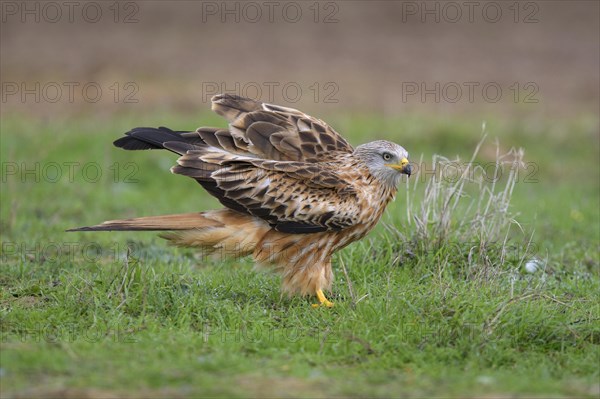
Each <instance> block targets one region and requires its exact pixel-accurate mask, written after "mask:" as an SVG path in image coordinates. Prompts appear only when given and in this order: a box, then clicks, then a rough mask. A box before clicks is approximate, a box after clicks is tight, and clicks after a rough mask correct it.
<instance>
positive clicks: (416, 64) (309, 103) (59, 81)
mask: <svg viewBox="0 0 600 399" xmlns="http://www.w3.org/2000/svg"><path fill="white" fill-rule="evenodd" d="M73 4H76V5H73ZM599 4H600V2H598V1H567V0H565V1H536V2H513V1H496V2H484V1H478V2H470V3H469V2H436V1H426V2H423V1H417V2H406V1H389V2H377V1H335V2H319V3H316V2H313V1H309V2H303V1H296V2H262V1H258V2H221V1H218V2H193V1H138V2H128V1H125V2H118V3H117V2H114V1H96V2H75V3H69V2H60V1H58V2H50V3H49V2H36V1H31V2H11V1H4V2H2V27H1V32H0V34H1V63H0V66H1V80H2V113H3V114H5V113H6V112H28V113H29V112H31V113H34V114H39V115H46V114H53V115H55V114H56V113H59V114H60V113H63V112H64V113H66V114H70V113H72V112H87V111H89V112H98V111H99V110H108V111H109V112H113V111H120V110H122V109H128V110H131V111H141V110H150V111H153V110H157V109H160V110H167V111H170V110H174V111H183V112H197V111H198V110H202V109H206V107H207V105H208V99H209V98H210V95H211V94H213V93H215V92H221V91H230V92H238V94H243V95H244V94H245V95H249V96H253V97H256V96H259V97H261V98H262V99H263V100H266V101H274V102H278V103H283V104H284V105H286V104H287V105H289V106H294V107H298V108H304V109H305V110H307V111H309V112H314V113H317V114H319V113H320V114H321V115H322V114H324V113H325V114H327V113H329V112H338V111H340V112H355V111H356V110H358V109H360V110H364V111H366V112H377V113H382V114H384V115H400V114H401V113H403V112H409V111H422V112H448V113H465V112H467V113H471V112H480V113H487V112H489V113H495V114H502V113H506V112H508V113H511V114H513V115H517V114H518V115H524V116H528V115H537V116H542V117H545V116H561V115H567V116H573V115H575V116H576V115H579V114H584V113H591V114H594V115H596V114H597V112H598V109H599V85H600V80H599V70H600V60H599V34H600V27H599V19H600V18H599V15H600V8H599ZM90 83H92V86H93V87H89V84H90ZM86 85H87V86H86ZM69 87H72V88H73V93H72V94H73V95H72V98H69V90H70V89H69ZM98 87H99V88H100V89H101V92H102V93H101V96H100V98H98V99H97V98H96V97H97V96H96V94H95V90H96V89H97V88H98ZM469 87H471V88H472V90H473V91H472V93H469ZM484 87H487V89H486V90H489V92H487V94H486V93H484ZM57 88H60V89H61V90H62V92H57ZM84 88H86V90H89V92H88V93H83V89H84ZM457 88H460V90H461V91H462V93H459V92H458V90H457ZM498 88H499V89H500V90H501V97H500V98H499V99H498V101H496V98H497V92H496V91H497V90H498ZM27 90H29V92H27ZM425 90H429V94H425V95H424V97H423V93H424V91H425ZM27 93H29V94H27ZM469 94H471V95H472V97H471V98H469V97H470V96H469ZM36 96H37V97H36ZM436 96H437V98H436ZM96 100H97V101H96ZM129 100H137V102H131V101H129Z"/></svg>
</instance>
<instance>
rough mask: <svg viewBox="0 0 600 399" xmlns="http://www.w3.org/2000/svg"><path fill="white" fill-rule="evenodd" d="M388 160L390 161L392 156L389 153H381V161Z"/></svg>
mask: <svg viewBox="0 0 600 399" xmlns="http://www.w3.org/2000/svg"><path fill="white" fill-rule="evenodd" d="M390 159H392V154H390V153H389V152H384V153H383V160H384V161H389V160H390Z"/></svg>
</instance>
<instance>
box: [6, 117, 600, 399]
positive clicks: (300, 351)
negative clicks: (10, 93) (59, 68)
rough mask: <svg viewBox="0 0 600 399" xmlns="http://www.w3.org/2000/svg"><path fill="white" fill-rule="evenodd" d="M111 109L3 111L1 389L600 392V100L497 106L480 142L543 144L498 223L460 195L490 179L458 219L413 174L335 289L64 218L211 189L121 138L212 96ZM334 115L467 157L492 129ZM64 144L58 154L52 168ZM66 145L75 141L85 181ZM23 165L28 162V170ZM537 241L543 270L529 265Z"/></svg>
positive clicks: (351, 128)
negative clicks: (152, 109)
mask: <svg viewBox="0 0 600 399" xmlns="http://www.w3.org/2000/svg"><path fill="white" fill-rule="evenodd" d="M106 119H107V120H102V119H101V118H100V117H96V118H93V117H92V118H90V119H84V118H78V119H75V120H68V121H66V120H50V121H44V120H36V119H32V118H29V117H25V116H18V115H14V116H11V117H7V118H4V119H3V120H2V126H1V128H2V153H1V155H2V164H3V173H2V177H3V180H2V194H1V204H2V209H1V223H2V252H1V253H0V255H1V257H2V267H1V269H0V270H1V275H0V287H1V293H0V318H1V319H0V322H1V333H2V335H1V343H0V348H1V354H0V356H1V365H0V382H1V393H2V395H3V396H6V397H10V396H18V395H22V396H27V397H29V396H43V397H53V396H69V395H70V396H71V397H79V396H84V395H87V396H88V397H106V396H110V395H120V396H138V397H165V396H166V397H198V396H235V397H247V396H251V397H265V396H268V397H282V396H286V397H316V396H320V397H332V396H369V397H390V396H392V397H431V396H438V397H449V396H453V397H481V396H484V395H487V396H508V395H515V396H537V397H547V396H549V395H553V396H563V397H597V396H598V394H599V390H600V386H599V384H598V379H599V374H600V372H599V371H598V370H599V369H598V364H599V361H600V350H599V346H598V345H599V343H600V327H599V326H600V322H599V320H600V300H599V297H598V292H600V278H599V270H600V266H599V255H598V250H599V226H600V221H599V210H598V209H599V205H600V204H599V200H600V195H599V189H600V187H599V183H598V181H599V178H600V176H599V170H598V144H599V143H598V121H597V119H596V118H586V117H582V118H578V119H577V120H571V121H552V122H536V123H532V122H527V123H526V122H522V121H521V122H518V121H517V122H511V123H508V122H502V121H499V120H488V121H487V127H486V131H487V133H488V136H489V138H488V140H487V141H486V142H485V143H484V145H483V147H482V149H481V151H480V152H479V154H478V156H477V158H476V159H477V161H478V162H494V161H495V159H496V147H495V144H494V138H495V137H497V138H498V142H499V145H500V149H501V151H500V152H501V153H504V152H506V151H508V150H509V149H510V148H511V147H522V148H524V149H525V157H524V159H523V161H524V162H531V163H535V168H534V169H531V170H535V173H534V175H533V176H532V177H533V178H534V179H533V180H536V182H533V181H524V180H523V179H521V180H520V181H519V182H517V183H516V185H515V187H514V191H513V193H512V200H511V202H510V205H509V207H508V208H507V209H506V210H505V212H500V211H498V210H495V211H491V213H490V215H491V216H493V217H497V218H498V221H499V223H500V229H499V233H497V234H494V235H493V236H489V237H488V236H486V237H483V236H482V233H481V230H477V229H475V228H466V227H465V225H464V224H463V225H462V227H461V223H460V222H461V221H465V220H467V221H471V220H478V219H477V218H480V217H481V214H476V213H473V212H472V210H471V211H469V210H468V209H467V208H468V204H469V203H471V202H472V201H476V200H478V199H479V198H480V196H482V195H483V196H485V195H486V194H485V191H484V190H480V189H479V188H477V187H476V186H475V185H474V184H468V185H467V186H468V187H466V189H465V191H464V192H463V193H462V196H461V197H460V201H459V205H458V206H457V208H456V209H455V210H454V212H453V213H452V214H451V215H450V220H449V224H447V226H446V231H447V233H448V234H446V236H445V237H446V238H445V239H444V240H439V238H440V237H438V236H436V232H437V233H439V231H440V230H439V229H437V230H436V227H435V222H436V221H438V220H439V218H437V219H436V218H433V219H432V220H431V223H427V224H426V225H425V227H424V228H423V229H421V230H419V229H418V228H417V226H416V225H415V221H414V220H410V221H409V219H408V217H407V211H406V207H407V195H406V190H407V189H408V190H410V191H409V197H408V198H409V200H410V201H411V203H410V207H411V210H412V211H413V213H412V215H415V214H416V213H417V211H419V210H420V209H421V201H422V200H423V198H424V190H425V187H426V184H427V181H428V180H427V179H425V178H423V177H422V176H413V178H412V181H411V183H410V185H409V186H408V187H407V186H401V187H400V192H399V195H398V198H397V200H396V201H395V202H394V203H393V204H392V205H391V206H390V207H389V209H388V211H387V212H386V215H385V216H384V218H383V220H382V222H383V223H380V225H379V226H378V228H376V229H375V231H373V232H372V233H371V234H370V235H369V236H368V237H367V238H366V239H365V240H363V241H361V242H358V243H355V244H353V245H351V246H350V247H348V248H347V249H345V250H344V251H342V252H340V253H339V254H338V256H337V257H336V259H335V265H334V268H335V273H336V274H335V276H336V278H335V283H334V293H333V295H332V299H333V301H334V302H335V304H336V305H335V307H334V308H332V309H324V308H323V309H312V308H311V307H310V303H311V302H312V300H310V299H302V298H291V299H288V298H286V297H281V295H280V292H279V280H278V277H277V276H275V275H271V274H268V273H263V272H260V273H256V272H255V271H254V270H253V269H252V265H251V263H250V262H249V261H248V260H239V261H230V262H227V263H224V264H219V263H214V262H206V261H204V260H201V259H200V260H198V259H197V258H196V257H195V256H194V251H193V250H187V249H177V248H171V247H168V246H167V245H166V244H165V243H164V242H163V241H162V240H160V239H158V238H156V236H155V234H153V233H65V232H64V230H65V229H67V228H70V227H77V226H83V225H89V224H93V223H97V222H100V221H103V220H106V219H112V218H121V217H132V216H141V215H152V214H162V213H175V212H190V211H196V210H202V209H210V208H215V207H217V202H216V201H215V200H214V199H212V198H210V197H209V196H207V195H206V194H205V193H204V192H203V191H202V190H201V188H200V187H199V186H197V185H196V184H195V183H194V182H193V181H190V180H188V179H187V178H185V177H180V176H172V175H170V173H169V172H168V168H169V167H170V166H171V165H172V164H173V162H174V156H172V154H168V153H163V152H139V153H131V152H125V151H120V150H118V149H116V148H114V147H112V145H111V142H112V140H114V139H115V138H117V137H118V136H119V134H120V132H123V131H125V130H127V129H128V128H130V127H133V126H138V125H167V126H171V127H173V128H182V129H183V128H189V127H195V126H196V125H197V124H198V121H199V120H203V121H206V123H205V124H221V123H222V122H221V121H220V120H219V119H218V118H216V117H215V116H209V115H201V116H197V115H194V116H192V115H186V116H176V115H137V116H133V115H116V116H112V117H111V118H106ZM328 119H329V120H331V121H332V124H334V126H336V127H337V128H338V130H339V131H342V132H344V134H345V135H347V136H348V137H349V138H350V140H351V142H352V143H353V144H359V143H361V142H364V141H367V140H371V139H374V138H388V139H391V140H394V141H397V142H399V143H401V144H402V145H403V146H405V147H406V148H407V149H408V150H409V151H410V152H411V154H412V159H413V161H415V160H418V159H419V157H420V156H421V154H423V159H424V160H426V161H428V162H430V160H431V158H432V156H433V155H434V154H442V155H444V156H445V157H447V158H449V159H453V158H454V157H455V156H456V155H457V156H459V157H460V158H461V159H467V160H468V159H469V158H470V156H471V154H472V153H473V151H474V149H475V147H476V146H477V143H478V142H479V140H480V138H481V120H469V119H467V118H463V119H444V118H441V117H440V118H438V119H435V118H434V119H432V118H431V117H429V118H426V117H421V116H418V115H414V116H407V117H405V118H402V119H398V120H391V119H387V120H381V119H379V118H377V117H376V116H353V117H342V116H340V117H338V118H337V119H336V118H335V117H334V118H328ZM375 132H376V133H375ZM566 132H568V135H567V133H566ZM36 162H39V166H37V168H38V169H37V171H36V169H35V168H36V165H35V163H36ZM51 162H56V163H58V164H59V165H60V166H61V167H62V175H61V176H60V178H58V179H55V175H54V174H52V173H51V172H53V171H52V170H51V168H52V167H54V166H55V165H54V166H53V165H51V164H50V163H51ZM65 162H78V163H79V164H78V165H76V164H73V165H74V166H73V171H74V176H73V179H72V181H71V179H69V176H68V174H67V172H68V166H65V164H64V163H65ZM92 162H95V163H96V164H95V165H92V166H88V168H89V169H88V170H87V172H88V174H87V175H85V176H84V175H83V174H82V167H83V166H84V165H86V163H92ZM128 162H133V163H134V164H127V163H128ZM115 163H116V164H117V168H116V170H118V175H115V173H116V172H115V168H113V169H110V168H111V167H113V166H115ZM23 166H25V167H27V168H29V169H33V170H34V172H29V173H28V174H25V175H23V174H22V171H23ZM96 167H99V168H100V169H101V170H102V176H101V177H98V178H96V175H95V173H92V172H95V170H96V169H95V168H96ZM14 168H18V171H17V172H16V174H12V173H13V172H14V171H15V169H14ZM131 172H135V173H133V176H129V180H125V178H126V177H127V175H128V174H129V173H131ZM521 172H522V173H528V172H530V171H528V170H521ZM520 176H522V175H520ZM525 176H527V174H525ZM525 176H523V177H525ZM36 178H38V180H39V181H37V182H36ZM132 179H133V180H132ZM54 180H56V181H54ZM415 181H418V182H419V183H418V184H417V185H416V186H415V185H414V182H415ZM506 182H507V180H506V179H505V178H503V179H501V180H500V181H499V182H498V187H497V189H498V190H501V189H503V187H504V184H506ZM486 187H488V186H486ZM437 188H438V189H440V190H442V191H440V192H441V193H444V192H446V191H444V190H446V189H447V188H448V186H443V185H440V186H437ZM446 193H447V192H446ZM430 205H432V206H433V205H435V204H431V203H430ZM434 208H435V207H434ZM435 209H437V210H439V208H435ZM486 220H487V219H486ZM513 220H515V221H517V222H518V225H517V224H516V223H515V222H513ZM485 225H486V224H484V226H485ZM519 226H520V227H519ZM509 228H510V230H509V233H508V236H506V234H505V233H506V231H507V229H509ZM424 233H428V234H429V239H428V240H423V239H421V240H419V237H422V234H424ZM419 234H421V235H419ZM504 237H508V241H507V242H506V243H505V242H504ZM128 248H129V249H128ZM503 248H504V249H505V250H506V252H507V253H506V256H500V254H501V251H502V249H503ZM128 251H129V256H128V255H127V254H128ZM534 257H535V258H538V259H540V260H541V262H542V263H543V270H538V271H537V272H535V273H527V272H526V271H525V270H524V269H523V263H524V262H526V261H527V260H531V259H532V258H534ZM342 265H344V266H345V268H346V270H347V273H348V277H349V280H350V281H351V285H350V284H349V283H348V281H347V280H346V278H345V275H344V273H343V270H342ZM350 287H351V288H350Z"/></svg>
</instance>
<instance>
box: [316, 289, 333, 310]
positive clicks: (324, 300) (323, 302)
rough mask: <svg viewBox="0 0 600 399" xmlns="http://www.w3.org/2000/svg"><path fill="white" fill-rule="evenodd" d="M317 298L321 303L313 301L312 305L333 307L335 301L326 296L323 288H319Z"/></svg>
mask: <svg viewBox="0 0 600 399" xmlns="http://www.w3.org/2000/svg"><path fill="white" fill-rule="evenodd" d="M317 299H318V300H319V303H313V305H312V307H313V308H318V307H320V306H326V307H328V308H331V307H333V302H330V301H329V300H328V299H327V298H326V297H325V294H323V290H317Z"/></svg>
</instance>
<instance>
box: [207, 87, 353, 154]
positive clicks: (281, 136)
mask: <svg viewBox="0 0 600 399" xmlns="http://www.w3.org/2000/svg"><path fill="white" fill-rule="evenodd" d="M212 109H213V111H215V112H216V113H217V114H219V115H221V116H223V117H224V118H225V119H227V121H228V122H229V129H228V130H217V131H215V129H214V128H200V129H198V130H197V131H198V134H199V135H200V137H202V139H203V140H204V141H205V142H206V143H207V144H209V145H212V146H215V147H221V148H223V149H225V150H227V151H230V152H233V153H241V154H248V155H253V156H257V157H259V158H263V159H272V160H275V161H306V162H318V161H323V160H324V159H329V158H332V157H335V153H336V152H342V153H352V152H353V151H354V149H353V148H352V146H351V145H350V144H349V143H348V142H347V141H346V140H345V139H344V138H343V137H342V136H340V135H339V134H338V133H337V132H336V131H335V130H333V129H332V128H331V127H330V126H329V125H327V124H326V123H325V122H323V121H322V120H320V119H317V118H313V117H311V116H309V115H306V114H305V113H303V112H300V111H298V110H296V109H292V108H285V107H280V106H277V105H273V104H267V103H261V102H258V101H254V100H251V99H247V98H243V97H239V96H236V95H231V94H220V95H217V96H214V97H213V98H212Z"/></svg>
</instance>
